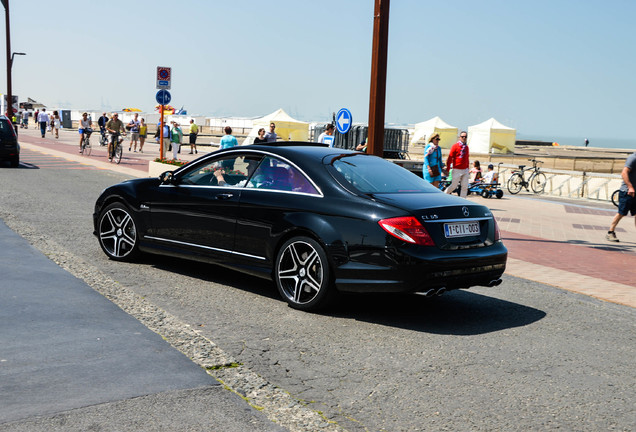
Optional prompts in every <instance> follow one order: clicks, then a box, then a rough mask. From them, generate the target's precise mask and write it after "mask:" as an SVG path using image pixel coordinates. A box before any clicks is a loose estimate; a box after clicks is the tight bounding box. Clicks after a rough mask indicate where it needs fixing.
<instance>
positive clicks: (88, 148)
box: [84, 139, 93, 156]
mask: <svg viewBox="0 0 636 432" xmlns="http://www.w3.org/2000/svg"><path fill="white" fill-rule="evenodd" d="M92 150H93V147H91V143H90V142H89V141H88V140H87V139H85V140H84V156H90V155H91V151H92Z"/></svg>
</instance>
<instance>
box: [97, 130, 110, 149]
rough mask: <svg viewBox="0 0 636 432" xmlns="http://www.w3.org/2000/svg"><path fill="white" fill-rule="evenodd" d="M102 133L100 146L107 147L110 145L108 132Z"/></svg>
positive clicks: (102, 131)
mask: <svg viewBox="0 0 636 432" xmlns="http://www.w3.org/2000/svg"><path fill="white" fill-rule="evenodd" d="M100 133H101V135H102V136H101V137H100V138H99V145H100V146H102V147H103V146H107V145H108V137H107V136H106V130H105V129H104V130H100Z"/></svg>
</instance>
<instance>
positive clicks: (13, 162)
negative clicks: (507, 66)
mask: <svg viewBox="0 0 636 432" xmlns="http://www.w3.org/2000/svg"><path fill="white" fill-rule="evenodd" d="M9 164H10V165H11V168H17V167H19V166H20V156H14V157H12V158H11V160H10V161H9ZM616 202H618V198H617V201H616ZM616 205H618V204H616Z"/></svg>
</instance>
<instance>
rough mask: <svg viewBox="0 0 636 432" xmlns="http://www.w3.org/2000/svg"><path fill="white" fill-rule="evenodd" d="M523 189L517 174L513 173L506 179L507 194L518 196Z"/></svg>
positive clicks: (519, 176)
mask: <svg viewBox="0 0 636 432" xmlns="http://www.w3.org/2000/svg"><path fill="white" fill-rule="evenodd" d="M522 187H523V177H522V176H521V174H519V173H514V174H513V175H512V176H510V178H509V179H508V192H510V193H511V194H513V195H514V194H518V193H519V192H521V188H522Z"/></svg>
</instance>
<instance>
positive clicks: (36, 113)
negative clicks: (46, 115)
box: [33, 109, 40, 129]
mask: <svg viewBox="0 0 636 432" xmlns="http://www.w3.org/2000/svg"><path fill="white" fill-rule="evenodd" d="M39 118H40V110H39V109H38V110H36V111H35V114H33V123H35V126H34V128H35V129H37V128H38V126H39V124H40V123H39V122H40V120H38V119H39Z"/></svg>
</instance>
